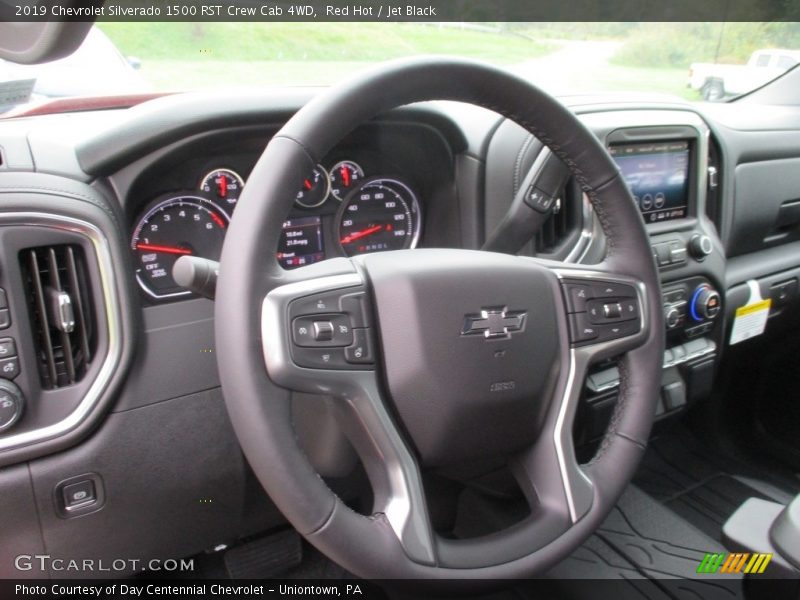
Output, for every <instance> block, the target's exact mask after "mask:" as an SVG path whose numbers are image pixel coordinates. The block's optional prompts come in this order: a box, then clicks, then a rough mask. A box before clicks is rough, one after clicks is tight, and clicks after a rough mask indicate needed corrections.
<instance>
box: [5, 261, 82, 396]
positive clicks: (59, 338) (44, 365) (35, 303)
mask: <svg viewBox="0 0 800 600" xmlns="http://www.w3.org/2000/svg"><path fill="white" fill-rule="evenodd" d="M20 264H21V267H22V274H23V280H24V284H25V287H26V293H27V296H28V301H29V310H30V314H31V326H32V329H33V332H34V339H35V343H36V353H37V358H38V363H39V374H40V376H41V381H42V388H44V389H53V388H60V387H65V386H69V385H73V384H75V383H77V382H78V381H80V380H81V379H82V378H83V376H84V375H85V374H86V370H87V369H88V367H89V364H90V362H91V360H92V349H93V338H94V329H95V328H94V318H93V316H92V306H91V302H90V299H89V294H88V290H89V287H88V280H87V278H86V259H85V257H84V254H83V249H82V248H81V247H80V246H75V245H60V246H43V247H39V248H29V249H26V250H23V251H22V252H21V253H20Z"/></svg>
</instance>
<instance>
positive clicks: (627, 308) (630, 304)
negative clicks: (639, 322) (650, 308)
mask: <svg viewBox="0 0 800 600" xmlns="http://www.w3.org/2000/svg"><path fill="white" fill-rule="evenodd" d="M619 306H620V310H621V311H622V315H621V317H620V318H621V319H622V320H623V321H627V320H628V319H638V318H639V302H637V300H636V299H635V298H627V299H623V300H620V301H619Z"/></svg>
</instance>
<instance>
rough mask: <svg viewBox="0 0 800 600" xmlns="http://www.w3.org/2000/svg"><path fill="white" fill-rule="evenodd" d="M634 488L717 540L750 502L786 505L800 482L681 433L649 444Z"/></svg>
mask: <svg viewBox="0 0 800 600" xmlns="http://www.w3.org/2000/svg"><path fill="white" fill-rule="evenodd" d="M634 483H635V484H636V485H637V486H638V487H640V488H641V489H642V490H643V491H644V492H646V493H647V494H649V495H650V496H652V497H653V498H654V499H656V500H658V501H659V502H661V503H663V504H664V505H665V506H666V507H668V508H670V509H671V510H673V511H674V512H675V513H676V514H678V515H680V516H681V517H683V518H684V519H686V520H687V521H688V522H689V523H691V524H692V525H694V526H695V527H697V528H698V529H700V530H701V531H703V532H704V533H706V534H707V535H709V536H710V537H711V538H713V539H714V540H717V541H720V540H721V539H722V525H723V524H724V523H725V521H726V520H727V519H728V517H730V516H731V515H732V514H733V513H734V511H735V510H736V509H737V508H738V507H739V506H740V505H741V504H742V503H743V502H744V501H745V500H747V499H748V498H763V499H765V500H772V501H774V502H779V503H781V504H786V503H788V502H789V501H790V500H791V499H792V498H793V497H794V496H795V495H796V494H798V493H800V480H797V479H796V478H792V476H791V474H787V473H786V472H784V471H782V470H781V469H780V467H778V466H777V465H775V466H773V465H769V466H768V467H767V468H764V467H763V466H762V467H759V465H756V464H753V463H751V462H748V461H746V460H744V459H742V458H739V457H732V456H730V455H728V454H724V453H722V452H720V451H719V450H717V449H715V448H712V447H710V446H709V445H707V444H704V443H703V441H702V440H699V439H697V437H696V436H694V435H692V434H691V433H690V432H688V431H687V430H685V429H682V428H678V429H676V430H674V431H672V432H670V433H669V434H666V435H662V436H660V437H658V438H656V439H654V440H652V441H651V442H650V445H649V447H648V450H647V453H646V454H645V458H644V460H643V461H642V465H641V467H640V468H639V471H638V473H637V475H636V477H635V478H634Z"/></svg>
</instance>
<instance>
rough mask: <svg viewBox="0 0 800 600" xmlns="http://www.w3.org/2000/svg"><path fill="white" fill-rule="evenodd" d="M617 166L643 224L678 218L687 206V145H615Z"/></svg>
mask: <svg viewBox="0 0 800 600" xmlns="http://www.w3.org/2000/svg"><path fill="white" fill-rule="evenodd" d="M610 152H611V156H612V157H613V158H614V160H615V161H616V163H617V165H619V168H620V170H621V171H622V176H623V177H624V178H625V181H626V183H627V184H628V187H629V188H630V190H631V193H632V194H633V199H634V200H635V201H636V204H637V205H638V206H639V210H640V211H641V212H642V215H643V216H644V220H645V223H656V222H658V221H669V220H672V219H682V218H683V217H685V216H686V215H687V209H688V206H689V142H687V141H676V140H670V141H664V142H648V143H635V144H615V145H613V146H611V148H610Z"/></svg>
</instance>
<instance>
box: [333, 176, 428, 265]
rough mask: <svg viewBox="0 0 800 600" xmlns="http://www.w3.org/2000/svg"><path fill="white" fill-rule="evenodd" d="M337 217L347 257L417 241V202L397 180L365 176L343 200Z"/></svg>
mask: <svg viewBox="0 0 800 600" xmlns="http://www.w3.org/2000/svg"><path fill="white" fill-rule="evenodd" d="M336 218H337V221H336V222H337V224H338V232H339V246H340V248H341V249H342V252H344V254H346V255H347V256H354V255H356V254H365V253H367V252H381V251H385V250H402V249H405V248H414V247H415V246H416V245H417V241H418V240H419V234H420V212H419V202H418V201H417V197H416V195H415V194H414V192H412V191H411V189H410V188H409V187H408V186H407V185H406V184H404V183H402V182H400V181H398V180H396V179H386V178H375V179H368V180H367V181H365V182H364V183H362V184H361V185H360V186H359V187H357V188H356V189H355V190H353V192H352V193H351V194H350V195H349V196H348V197H347V198H346V199H345V201H344V202H342V205H341V207H339V212H338V213H337V217H336Z"/></svg>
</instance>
